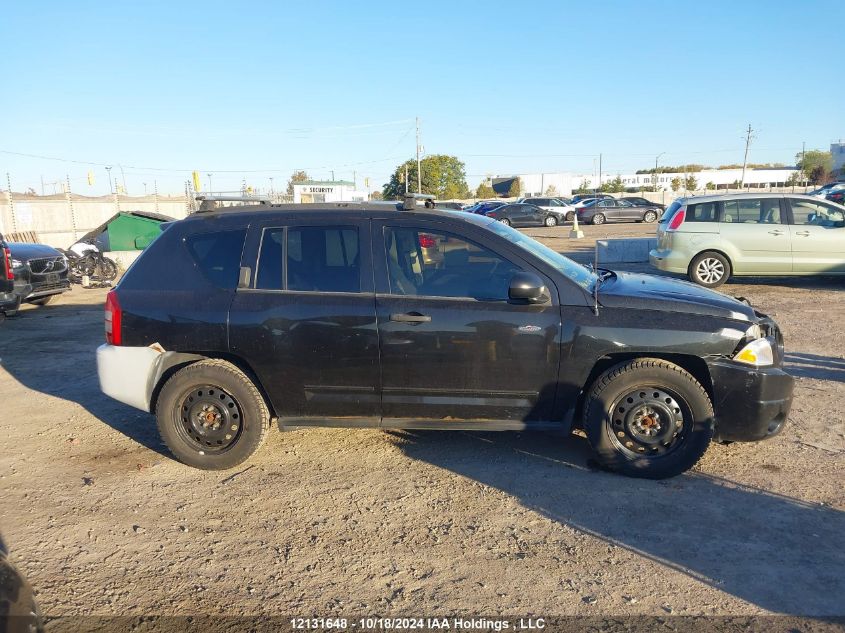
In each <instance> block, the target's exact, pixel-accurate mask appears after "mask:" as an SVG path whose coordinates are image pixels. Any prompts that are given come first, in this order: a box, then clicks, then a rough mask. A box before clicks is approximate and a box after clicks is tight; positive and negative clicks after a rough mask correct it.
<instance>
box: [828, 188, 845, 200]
mask: <svg viewBox="0 0 845 633" xmlns="http://www.w3.org/2000/svg"><path fill="white" fill-rule="evenodd" d="M825 200H830V201H831V202H838V203H839V204H845V188H843V189H838V190H833V191H831V192H830V193H829V194H827V195H826V196H825Z"/></svg>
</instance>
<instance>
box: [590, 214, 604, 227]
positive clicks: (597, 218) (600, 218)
mask: <svg viewBox="0 0 845 633" xmlns="http://www.w3.org/2000/svg"><path fill="white" fill-rule="evenodd" d="M606 221H607V218H606V217H604V213H596V214H595V215H594V216H593V219H592V220H590V222H591V223H593V224H597V225H598V224H604V223H605V222H606Z"/></svg>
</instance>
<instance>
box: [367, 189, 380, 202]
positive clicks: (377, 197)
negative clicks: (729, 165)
mask: <svg viewBox="0 0 845 633" xmlns="http://www.w3.org/2000/svg"><path fill="white" fill-rule="evenodd" d="M370 200H381V191H373V192H372V193H371V194H370Z"/></svg>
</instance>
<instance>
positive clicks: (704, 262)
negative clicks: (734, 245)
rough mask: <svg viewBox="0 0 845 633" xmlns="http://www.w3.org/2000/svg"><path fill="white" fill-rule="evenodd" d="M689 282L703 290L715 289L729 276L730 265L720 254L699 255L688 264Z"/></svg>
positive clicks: (707, 253) (709, 252)
mask: <svg viewBox="0 0 845 633" xmlns="http://www.w3.org/2000/svg"><path fill="white" fill-rule="evenodd" d="M687 274H688V275H689V278H690V280H691V281H693V282H695V283H697V284H698V285H699V286H704V287H705V288H716V287H717V286H721V285H722V284H723V283H725V282H726V281H727V280H728V279H729V278H730V276H731V264H730V262H729V261H728V259H727V257H725V256H724V255H722V254H721V253H715V252H712V251H708V252H705V253H700V254H699V255H696V257H695V258H693V260H692V262H690V265H689V270H688V271H687Z"/></svg>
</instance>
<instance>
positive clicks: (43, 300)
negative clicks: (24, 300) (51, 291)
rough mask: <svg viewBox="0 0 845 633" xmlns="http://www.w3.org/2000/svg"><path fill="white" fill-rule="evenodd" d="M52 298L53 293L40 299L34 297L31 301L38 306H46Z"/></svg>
mask: <svg viewBox="0 0 845 633" xmlns="http://www.w3.org/2000/svg"><path fill="white" fill-rule="evenodd" d="M52 299H53V295H49V296H47V297H41V298H40V299H33V300H32V301H30V302H29V303H31V304H32V305H36V306H46V305H47V304H48V303H50V301H51V300H52Z"/></svg>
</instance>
